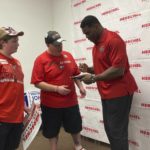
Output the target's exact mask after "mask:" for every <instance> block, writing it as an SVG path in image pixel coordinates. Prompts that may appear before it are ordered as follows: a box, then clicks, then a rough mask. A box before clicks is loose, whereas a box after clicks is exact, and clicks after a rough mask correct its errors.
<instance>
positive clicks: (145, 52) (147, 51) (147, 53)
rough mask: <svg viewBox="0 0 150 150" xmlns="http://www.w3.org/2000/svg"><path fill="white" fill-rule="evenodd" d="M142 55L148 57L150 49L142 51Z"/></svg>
mask: <svg viewBox="0 0 150 150" xmlns="http://www.w3.org/2000/svg"><path fill="white" fill-rule="evenodd" d="M142 54H145V55H149V54H150V49H148V50H142Z"/></svg>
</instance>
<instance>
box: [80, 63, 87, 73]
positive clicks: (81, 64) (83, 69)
mask: <svg viewBox="0 0 150 150" xmlns="http://www.w3.org/2000/svg"><path fill="white" fill-rule="evenodd" d="M79 69H80V71H81V72H87V71H88V65H87V64H85V63H80V64H79Z"/></svg>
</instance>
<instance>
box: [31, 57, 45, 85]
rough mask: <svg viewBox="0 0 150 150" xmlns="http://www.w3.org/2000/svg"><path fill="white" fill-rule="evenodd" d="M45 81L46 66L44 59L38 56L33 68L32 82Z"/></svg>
mask: <svg viewBox="0 0 150 150" xmlns="http://www.w3.org/2000/svg"><path fill="white" fill-rule="evenodd" d="M42 81H44V66H43V63H42V60H41V59H40V58H37V59H36V60H35V62H34V66H33V69H32V76H31V83H32V84H37V83H39V82H42Z"/></svg>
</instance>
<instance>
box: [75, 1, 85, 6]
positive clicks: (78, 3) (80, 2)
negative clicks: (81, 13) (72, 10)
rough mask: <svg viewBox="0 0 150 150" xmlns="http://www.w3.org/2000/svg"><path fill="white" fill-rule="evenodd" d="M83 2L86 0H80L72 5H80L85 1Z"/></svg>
mask: <svg viewBox="0 0 150 150" xmlns="http://www.w3.org/2000/svg"><path fill="white" fill-rule="evenodd" d="M85 2H86V0H80V1H79V2H77V3H75V4H74V5H73V6H74V7H77V6H79V5H81V4H83V3H85Z"/></svg>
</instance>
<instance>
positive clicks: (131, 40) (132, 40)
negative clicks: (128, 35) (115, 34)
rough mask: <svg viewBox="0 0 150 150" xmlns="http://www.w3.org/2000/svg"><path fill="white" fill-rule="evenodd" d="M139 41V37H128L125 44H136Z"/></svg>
mask: <svg viewBox="0 0 150 150" xmlns="http://www.w3.org/2000/svg"><path fill="white" fill-rule="evenodd" d="M139 42H141V39H140V38H136V39H129V40H126V41H125V43H126V44H137V43H139Z"/></svg>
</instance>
